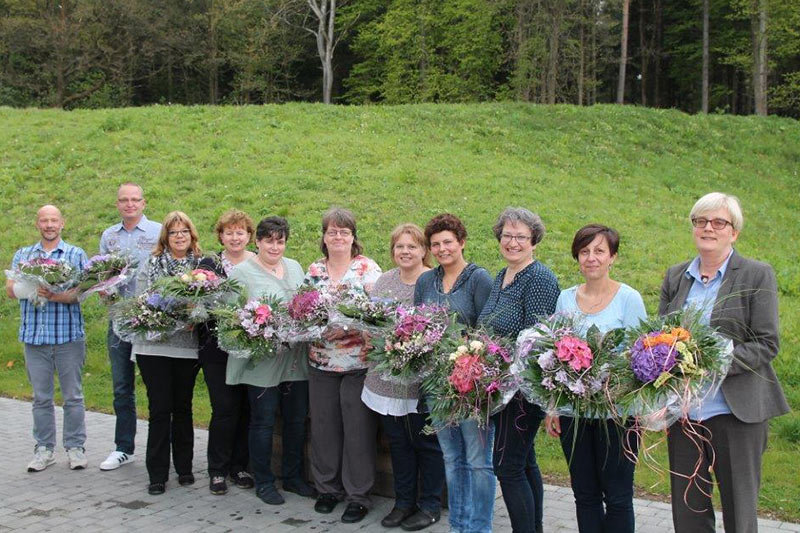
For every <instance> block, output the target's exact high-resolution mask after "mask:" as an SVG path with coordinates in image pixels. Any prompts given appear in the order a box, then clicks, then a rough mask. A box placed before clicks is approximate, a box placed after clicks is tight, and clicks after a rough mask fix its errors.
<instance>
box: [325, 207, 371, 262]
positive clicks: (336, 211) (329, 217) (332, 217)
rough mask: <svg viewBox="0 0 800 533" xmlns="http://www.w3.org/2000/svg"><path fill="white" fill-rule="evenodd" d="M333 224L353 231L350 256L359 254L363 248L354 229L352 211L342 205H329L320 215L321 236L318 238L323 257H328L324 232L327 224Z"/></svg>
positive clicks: (354, 221) (354, 220)
mask: <svg viewBox="0 0 800 533" xmlns="http://www.w3.org/2000/svg"><path fill="white" fill-rule="evenodd" d="M330 225H334V226H336V227H337V228H347V229H349V230H350V231H352V232H353V245H352V246H351V247H350V257H355V256H357V255H361V252H362V251H364V248H363V247H362V246H361V243H360V242H359V241H358V232H357V231H356V217H355V216H354V215H353V212H352V211H350V210H349V209H345V208H344V207H331V208H330V209H328V210H327V211H325V214H324V215H322V237H321V238H320V240H319V249H320V250H322V253H323V254H324V255H325V257H326V258H327V257H328V245H327V244H325V232H326V231H328V226H330Z"/></svg>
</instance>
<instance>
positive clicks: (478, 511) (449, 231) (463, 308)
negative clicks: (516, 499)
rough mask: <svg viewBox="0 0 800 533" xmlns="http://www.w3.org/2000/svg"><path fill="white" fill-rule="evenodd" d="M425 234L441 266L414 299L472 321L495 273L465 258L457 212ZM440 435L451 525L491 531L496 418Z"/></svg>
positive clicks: (423, 279)
mask: <svg viewBox="0 0 800 533" xmlns="http://www.w3.org/2000/svg"><path fill="white" fill-rule="evenodd" d="M425 239H426V240H427V241H428V246H429V247H430V250H431V253H432V254H433V256H434V257H435V258H436V261H438V263H439V266H438V267H437V268H435V269H433V270H428V271H427V272H424V273H423V274H422V275H421V276H420V277H419V278H418V279H417V283H416V286H415V287H414V305H420V304H423V303H429V304H439V305H442V306H445V307H448V308H450V309H451V310H452V311H454V312H456V313H457V314H458V320H459V322H461V323H462V324H464V325H466V326H469V327H474V326H475V324H476V323H477V321H478V315H480V314H481V310H482V309H483V306H484V304H485V303H486V298H487V297H488V296H489V292H490V291H491V290H492V278H491V276H489V273H488V272H487V271H486V269H483V268H481V267H479V266H477V265H475V264H473V263H467V261H466V260H465V259H464V245H465V244H466V240H467V229H466V228H465V227H464V224H462V223H461V220H459V219H458V217H456V216H454V215H451V214H447V213H445V214H442V215H437V216H435V217H433V219H431V221H430V222H428V225H427V226H425ZM437 437H438V438H439V445H440V446H441V448H442V453H443V454H444V469H445V478H446V479H447V499H448V504H449V507H450V529H451V531H458V532H466V531H469V532H471V533H480V532H484V531H491V530H492V511H493V507H494V493H495V485H496V483H495V478H494V473H493V472H492V442H493V439H494V424H493V423H492V422H491V421H490V422H489V424H487V427H486V428H484V429H480V428H478V424H477V423H476V422H475V421H474V420H467V421H464V422H461V423H460V424H458V425H456V426H449V427H446V428H443V429H442V430H440V431H439V432H438V433H437Z"/></svg>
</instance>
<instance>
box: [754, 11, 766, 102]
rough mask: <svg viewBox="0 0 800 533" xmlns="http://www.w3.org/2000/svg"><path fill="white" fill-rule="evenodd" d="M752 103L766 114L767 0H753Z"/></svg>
mask: <svg viewBox="0 0 800 533" xmlns="http://www.w3.org/2000/svg"><path fill="white" fill-rule="evenodd" d="M753 8H754V13H753V20H752V25H753V97H754V98H753V100H754V102H753V104H754V105H755V111H756V114H757V115H762V116H766V114H767V0H753Z"/></svg>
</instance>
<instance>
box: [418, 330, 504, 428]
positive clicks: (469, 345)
mask: <svg viewBox="0 0 800 533" xmlns="http://www.w3.org/2000/svg"><path fill="white" fill-rule="evenodd" d="M443 349H446V351H445V350H443ZM438 351H439V353H438V354H437V357H436V359H437V360H436V365H435V367H434V369H433V371H432V372H431V373H430V375H429V376H428V377H427V378H426V379H425V381H424V382H423V384H422V389H423V391H424V392H425V394H426V396H427V397H428V398H429V400H430V404H429V405H430V408H431V419H432V422H433V430H434V431H436V430H439V429H441V428H443V427H447V426H451V425H455V424H458V423H459V422H461V421H464V420H470V419H471V420H475V421H476V422H477V423H478V426H479V427H481V428H483V427H486V424H487V423H488V422H489V417H490V416H492V415H493V414H495V413H496V412H498V411H499V410H500V409H502V407H503V406H504V405H505V404H506V403H508V401H509V400H510V399H511V398H512V397H513V396H514V394H515V393H516V391H517V390H518V388H519V379H518V377H517V376H515V375H513V373H512V372H511V364H512V362H513V346H512V345H511V343H510V342H509V341H508V340H507V339H504V338H502V337H490V336H489V335H488V334H487V333H486V332H484V331H481V330H475V331H472V332H470V333H468V334H467V336H466V337H462V338H461V339H460V342H459V341H455V342H454V341H453V340H449V342H448V339H445V341H444V342H440V344H439V350H438ZM443 351H444V353H443ZM447 352H449V353H447Z"/></svg>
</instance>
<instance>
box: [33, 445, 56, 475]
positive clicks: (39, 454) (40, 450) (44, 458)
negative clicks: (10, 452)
mask: <svg viewBox="0 0 800 533" xmlns="http://www.w3.org/2000/svg"><path fill="white" fill-rule="evenodd" d="M55 462H56V458H55V456H54V455H53V450H48V449H47V448H45V447H44V446H37V447H36V449H35V450H34V451H33V459H31V462H30V463H28V472H41V471H42V470H44V469H45V468H47V467H48V466H50V465H52V464H55Z"/></svg>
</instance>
